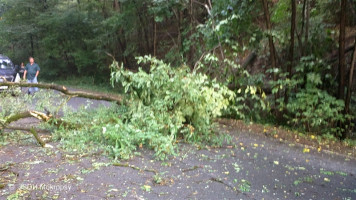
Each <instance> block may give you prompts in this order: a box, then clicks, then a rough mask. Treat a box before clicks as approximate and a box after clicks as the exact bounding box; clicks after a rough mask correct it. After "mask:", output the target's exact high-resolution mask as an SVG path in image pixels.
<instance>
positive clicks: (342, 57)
mask: <svg viewBox="0 0 356 200" xmlns="http://www.w3.org/2000/svg"><path fill="white" fill-rule="evenodd" d="M345 24H346V0H341V7H340V33H339V93H338V98H339V99H344V96H345V68H346V64H345Z"/></svg>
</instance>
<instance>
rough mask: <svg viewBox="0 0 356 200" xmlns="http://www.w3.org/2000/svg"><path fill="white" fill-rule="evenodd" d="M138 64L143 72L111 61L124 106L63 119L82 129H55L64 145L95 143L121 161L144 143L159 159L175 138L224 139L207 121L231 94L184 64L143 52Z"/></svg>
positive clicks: (225, 104)
mask: <svg viewBox="0 0 356 200" xmlns="http://www.w3.org/2000/svg"><path fill="white" fill-rule="evenodd" d="M138 62H139V63H141V64H148V65H149V66H150V71H149V73H148V72H145V71H143V70H142V69H140V70H139V71H138V72H136V73H135V72H131V71H128V70H125V69H124V68H123V66H122V65H121V66H119V65H118V63H117V62H114V63H113V64H112V66H111V68H112V70H113V72H112V82H113V84H114V83H116V82H119V83H121V84H122V85H123V87H124V89H125V93H127V105H126V106H118V105H113V106H112V107H111V108H100V109H99V110H96V111H88V110H86V109H83V110H81V111H79V112H76V113H67V114H66V115H65V116H64V117H63V119H64V120H66V121H71V122H72V123H76V124H81V125H82V126H81V127H83V128H82V129H79V130H66V129H63V130H60V131H58V132H57V133H56V138H57V139H61V140H62V143H63V144H64V146H65V147H67V148H70V149H77V150H79V149H90V148H98V147H99V148H104V149H105V150H107V151H108V152H109V153H110V154H111V155H113V157H115V158H124V159H127V158H129V157H131V156H132V155H133V151H135V150H136V149H137V147H142V146H147V147H149V148H152V149H154V150H155V152H156V156H157V158H160V159H164V158H166V157H167V156H168V155H171V154H174V153H175V152H176V149H175V148H176V146H175V143H176V141H177V140H179V139H184V140H185V141H188V142H189V141H194V142H210V143H219V141H221V140H223V139H224V138H220V135H219V134H216V133H215V132H214V126H213V123H214V122H213V120H214V118H215V117H219V116H221V114H222V111H223V110H224V109H226V108H227V107H228V105H229V102H230V100H232V99H233V98H234V93H233V92H231V91H230V90H228V89H227V88H226V87H224V86H221V85H220V84H218V83H216V82H215V81H209V79H208V78H207V76H206V75H203V74H200V73H197V72H194V71H193V72H190V71H189V69H188V68H187V67H185V66H183V67H179V68H173V67H171V66H169V65H168V64H165V63H164V62H163V61H161V60H157V59H155V58H151V57H149V56H146V57H140V58H138ZM219 138H220V139H219Z"/></svg>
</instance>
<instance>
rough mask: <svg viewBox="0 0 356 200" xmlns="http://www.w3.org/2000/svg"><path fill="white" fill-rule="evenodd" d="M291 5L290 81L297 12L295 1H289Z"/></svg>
mask: <svg viewBox="0 0 356 200" xmlns="http://www.w3.org/2000/svg"><path fill="white" fill-rule="evenodd" d="M291 3H292V17H291V29H290V47H289V64H288V68H287V71H288V78H289V79H292V68H293V65H294V64H293V61H294V38H295V37H294V35H295V25H296V21H295V20H296V12H297V5H296V0H291ZM284 103H285V104H287V103H288V88H286V90H285V95H284Z"/></svg>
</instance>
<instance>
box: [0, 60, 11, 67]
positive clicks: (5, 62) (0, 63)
mask: <svg viewBox="0 0 356 200" xmlns="http://www.w3.org/2000/svg"><path fill="white" fill-rule="evenodd" d="M13 67H14V66H13V64H12V62H11V61H10V60H8V59H6V60H1V59H0V68H1V69H11V68H13Z"/></svg>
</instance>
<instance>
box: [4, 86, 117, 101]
mask: <svg viewBox="0 0 356 200" xmlns="http://www.w3.org/2000/svg"><path fill="white" fill-rule="evenodd" d="M0 86H8V87H14V86H17V87H38V88H42V89H49V90H56V91H59V92H61V93H63V94H65V95H69V96H77V97H83V98H88V99H95V100H105V101H112V102H116V103H117V104H122V102H123V100H122V97H121V96H120V95H114V94H103V93H96V92H87V91H80V90H76V91H71V90H68V89H67V88H66V87H65V86H63V85H56V84H53V83H23V82H20V83H14V82H6V81H4V82H0Z"/></svg>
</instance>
